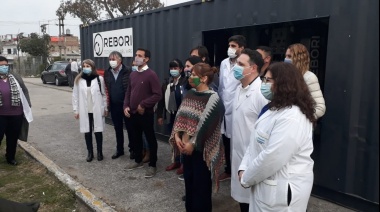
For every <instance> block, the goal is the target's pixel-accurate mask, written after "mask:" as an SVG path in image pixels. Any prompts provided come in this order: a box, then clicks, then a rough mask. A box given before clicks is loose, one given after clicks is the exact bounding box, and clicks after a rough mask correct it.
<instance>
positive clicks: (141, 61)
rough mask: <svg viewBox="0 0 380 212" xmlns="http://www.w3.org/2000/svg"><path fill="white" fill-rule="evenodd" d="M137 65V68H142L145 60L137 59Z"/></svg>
mask: <svg viewBox="0 0 380 212" xmlns="http://www.w3.org/2000/svg"><path fill="white" fill-rule="evenodd" d="M135 64H136V65H137V66H142V65H143V64H144V58H141V57H135Z"/></svg>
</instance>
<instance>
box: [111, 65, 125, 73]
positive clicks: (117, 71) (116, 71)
mask: <svg viewBox="0 0 380 212" xmlns="http://www.w3.org/2000/svg"><path fill="white" fill-rule="evenodd" d="M122 68H123V65H122V64H120V67H119V69H118V70H115V69H112V72H113V73H114V74H117V73H119V71H120V70H121V69H122Z"/></svg>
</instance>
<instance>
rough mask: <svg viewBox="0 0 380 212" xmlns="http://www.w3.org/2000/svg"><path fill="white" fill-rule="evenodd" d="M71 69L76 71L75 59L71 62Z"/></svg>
mask: <svg viewBox="0 0 380 212" xmlns="http://www.w3.org/2000/svg"><path fill="white" fill-rule="evenodd" d="M71 71H72V72H78V63H77V62H76V61H73V62H71Z"/></svg>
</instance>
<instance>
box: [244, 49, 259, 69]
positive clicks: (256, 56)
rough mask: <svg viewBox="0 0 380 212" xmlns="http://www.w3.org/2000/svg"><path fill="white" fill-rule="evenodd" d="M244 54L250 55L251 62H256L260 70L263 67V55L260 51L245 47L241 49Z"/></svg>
mask: <svg viewBox="0 0 380 212" xmlns="http://www.w3.org/2000/svg"><path fill="white" fill-rule="evenodd" d="M241 53H242V54H246V55H248V57H249V63H250V64H256V65H257V70H258V71H259V72H260V70H261V68H262V67H263V65H264V60H263V57H262V56H261V54H260V52H258V51H256V50H252V49H247V48H246V49H243V51H241Z"/></svg>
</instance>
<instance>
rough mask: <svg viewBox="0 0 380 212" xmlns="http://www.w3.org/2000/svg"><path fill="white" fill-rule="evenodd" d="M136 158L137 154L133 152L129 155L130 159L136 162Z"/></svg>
mask: <svg viewBox="0 0 380 212" xmlns="http://www.w3.org/2000/svg"><path fill="white" fill-rule="evenodd" d="M135 158H136V154H135V153H134V152H133V151H132V152H130V153H129V159H131V160H134V159H135Z"/></svg>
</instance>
